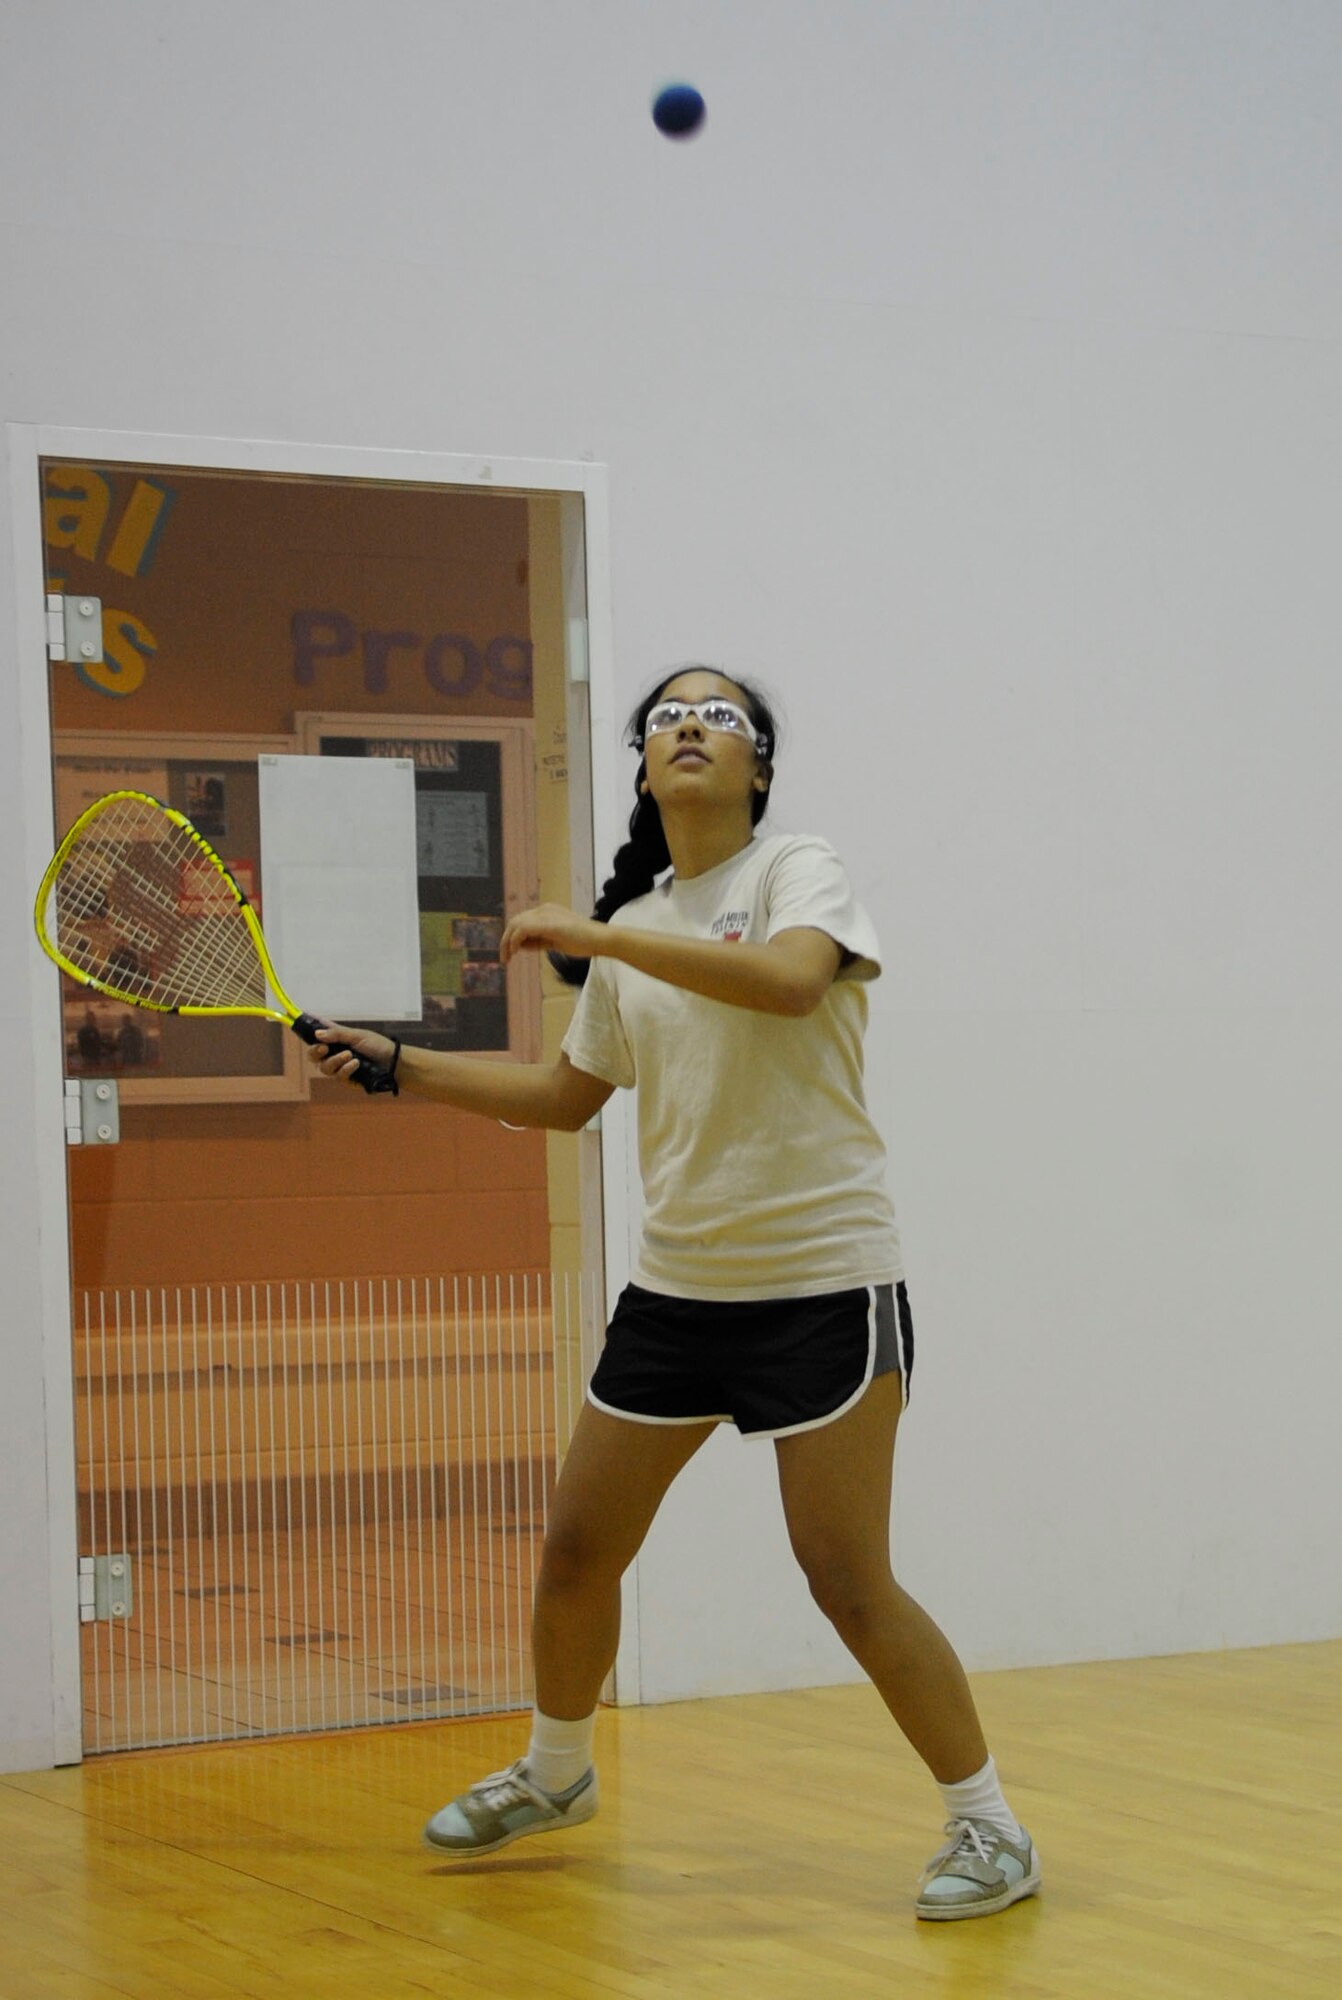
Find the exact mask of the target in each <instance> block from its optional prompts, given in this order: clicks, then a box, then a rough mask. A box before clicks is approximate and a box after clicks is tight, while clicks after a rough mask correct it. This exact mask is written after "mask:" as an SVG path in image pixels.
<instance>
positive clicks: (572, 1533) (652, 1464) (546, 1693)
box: [532, 1403, 717, 1722]
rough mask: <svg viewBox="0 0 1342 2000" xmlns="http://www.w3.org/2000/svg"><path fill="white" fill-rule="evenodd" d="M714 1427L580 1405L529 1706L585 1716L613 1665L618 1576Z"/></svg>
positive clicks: (558, 1490)
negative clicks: (646, 1420) (636, 1419)
mask: <svg viewBox="0 0 1342 2000" xmlns="http://www.w3.org/2000/svg"><path fill="white" fill-rule="evenodd" d="M716 1428H717V1426H716V1424H711V1423H707V1424H638V1423H632V1422H630V1421H629V1420H628V1419H626V1418H623V1417H612V1416H608V1415H607V1414H606V1412H605V1411H604V1410H598V1409H594V1408H593V1406H592V1405H591V1404H590V1403H584V1405H583V1408H582V1414H581V1415H580V1416H579V1418H578V1423H577V1427H576V1429H575V1430H574V1433H573V1439H572V1442H571V1443H570V1445H569V1448H568V1452H567V1455H566V1456H565V1459H564V1464H563V1469H562V1470H561V1472H560V1475H559V1483H558V1485H557V1486H556V1487H555V1493H554V1499H553V1501H552V1502H551V1506H550V1525H549V1528H548V1529H547V1531H546V1536H545V1548H544V1550H543V1552H542V1555H541V1568H540V1576H539V1578H538V1580H537V1584H536V1597H535V1603H534V1607H533V1610H532V1650H533V1653H534V1656H535V1664H536V1706H537V1708H538V1709H539V1710H540V1711H541V1713H542V1715H550V1716H553V1717H555V1719H556V1720H559V1721H570V1722H576V1721H580V1720H581V1719H582V1718H583V1717H584V1716H588V1715H590V1714H591V1713H592V1710H593V1709H594V1708H595V1707H596V1705H597V1702H598V1700H599V1699H600V1696H601V1687H602V1683H603V1682H604V1681H605V1678H606V1676H607V1674H608V1673H609V1672H610V1670H611V1667H612V1666H613V1665H614V1663H615V1649H616V1646H617V1645H618V1643H619V1637H620V1578H621V1577H622V1576H623V1575H624V1572H625V1570H626V1569H628V1567H629V1565H630V1563H631V1562H632V1561H633V1559H634V1557H635V1556H636V1555H637V1554H638V1552H639V1549H640V1548H641V1547H642V1546H643V1540H644V1537H645V1536H646V1534H647V1532H648V1529H649V1528H650V1527H651V1526H652V1522H653V1517H654V1516H655V1514H656V1512H657V1509H658V1508H659V1507H660V1505H661V1503H662V1499H663V1496H664V1495H665V1493H666V1490H667V1488H668V1487H669V1486H670V1484H671V1482H672V1480H673V1479H674V1478H675V1476H676V1474H677V1473H678V1472H679V1471H680V1470H681V1468H682V1466H684V1465H687V1464H688V1463H689V1461H690V1459H692V1458H693V1456H694V1454H695V1452H696V1451H698V1449H699V1447H700V1445H702V1444H703V1443H704V1441H705V1440H706V1439H707V1438H708V1436H709V1434H710V1433H711V1432H712V1431H714V1430H715V1429H716Z"/></svg>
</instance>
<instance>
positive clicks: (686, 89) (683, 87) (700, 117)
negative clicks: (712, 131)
mask: <svg viewBox="0 0 1342 2000" xmlns="http://www.w3.org/2000/svg"><path fill="white" fill-rule="evenodd" d="M704 109H705V106H704V100H703V97H702V96H701V94H700V93H699V91H697V90H696V89H695V87H694V85H693V84H692V83H668V84H667V86H666V88H665V90H659V91H658V93H657V95H656V97H655V98H654V99H653V101H652V122H653V124H654V125H655V126H656V127H657V130H658V131H659V132H664V133H665V134H666V136H667V138H668V139H688V138H689V137H690V136H691V135H692V134H693V133H695V132H697V131H698V130H699V127H700V126H701V125H702V124H703V122H704Z"/></svg>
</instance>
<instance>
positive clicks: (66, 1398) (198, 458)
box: [4, 424, 639, 1764]
mask: <svg viewBox="0 0 1342 2000" xmlns="http://www.w3.org/2000/svg"><path fill="white" fill-rule="evenodd" d="M4 453H5V457H6V459H7V461H8V467H7V472H8V482H7V483H8V487H9V499H10V506H11V510H12V513H11V519H12V527H13V556H14V589H15V618H16V628H17V634H16V636H17V658H18V660H19V662H20V663H21V665H20V672H19V676H18V678H19V684H20V685H19V718H20V731H21V736H22V742H21V745H20V753H19V754H20V783H21V786H22V791H23V821H24V853H23V856H22V865H23V867H24V870H25V873H26V878H27V880H28V881H29V882H30V883H31V884H32V885H33V887H34V891H35V888H36V884H37V883H38V882H39V881H40V880H41V877H42V873H43V870H44V869H45V867H46V864H47V861H48V860H49V858H50V856H51V852H52V847H53V843H54V820H53V810H52V796H51V718H50V712H49V703H48V695H47V681H46V673H45V667H46V659H47V651H46V617H45V612H46V597H45V587H46V585H45V574H46V573H45V567H44V558H43V539H42V485H41V463H42V461H43V460H44V459H49V458H63V459H74V460H76V461H79V462H81V463H87V464H94V465H97V464H103V465H108V464H111V465H159V466H174V465H180V466H190V467H195V468H198V469H200V470H201V471H226V472H253V473H257V474H265V473H282V474H285V473H287V474H290V475H297V476H299V477H307V478H312V479H359V480H374V481H395V482H402V483H404V482H409V483H412V484H414V485H419V486H453V487H471V486H477V487H483V488H488V489H492V490H494V491H499V490H505V491H510V492H517V493H529V492H545V493H560V494H574V495H577V496H579V497H580V498H581V500H582V502H583V539H584V543H585V550H584V556H585V560H584V562H583V564H582V569H583V572H584V574H583V577H582V581H583V582H585V586H586V593H585V594H586V603H585V607H582V608H585V610H586V618H587V630H586V647H585V658H584V657H583V654H584V648H583V646H582V644H581V643H580V642H578V641H577V636H576V635H575V643H574V644H573V645H571V647H570V660H569V668H570V675H571V677H573V678H574V679H579V678H585V679H586V681H587V689H586V694H587V701H588V707H589V715H590V732H591V746H590V754H591V774H592V821H593V825H592V839H593V845H594V850H595V853H596V854H597V855H598V856H602V855H610V854H613V853H614V852H615V849H616V848H617V846H618V845H619V844H620V840H621V838H622V833H621V830H620V827H619V814H618V811H617V808H616V790H617V777H616V751H617V722H616V715H615V704H614V697H615V672H614V656H613V648H612V641H611V614H610V604H611V587H610V520H609V500H608V482H607V476H606V468H605V467H604V466H602V465H594V464H588V463H586V462H582V463H575V462H572V461H568V460H559V459H550V460H547V459H516V458H491V459H482V458H480V457H463V456H458V455H455V454H448V453H444V452H421V451H398V450H385V451H383V450H378V449H369V448H364V447H359V446H352V445H348V446H347V445H338V444H305V443H298V442H292V441H288V440H284V439H270V438H230V437H179V436H173V435H164V434H158V433H151V432H146V431H105V430H85V429H65V428H61V427H57V426H53V425H45V424H6V425H5V426H4ZM30 661H31V662H33V663H34V664H35V665H38V664H40V667H41V669H42V671H40V672H39V671H32V670H29V669H27V668H26V666H25V665H24V663H27V662H30ZM30 972H31V980H30V987H31V1005H30V1018H31V1023H32V1043H31V1053H32V1063H33V1076H34V1078H35V1080H36V1086H35V1087H36V1092H37V1101H38V1117H37V1119H36V1122H35V1130H34V1132H33V1135H32V1137H33V1151H34V1160H35V1170H36V1177H37V1186H38V1201H39V1212H40V1231H39V1242H38V1248H37V1256H38V1258H39V1260H40V1262H39V1285H40V1298H41V1320H42V1326H41V1338H42V1366H43V1378H44V1382H45V1428H46V1468H47V1471H46V1485H47V1492H46V1506H47V1543H48V1555H49V1561H50V1566H51V1602H52V1607H53V1609H52V1635H51V1661H52V1718H53V1729H52V1743H53V1755H52V1761H53V1763H57V1764H72V1763H77V1762H78V1761H79V1760H80V1757H81V1755H82V1736H83V1732H82V1705H81V1690H80V1644H79V1616H78V1607H77V1597H76V1588H75V1579H76V1575H77V1558H78V1537H77V1520H76V1507H75V1444H74V1388H73V1369H72V1356H71V1331H70V1326H71V1322H70V1311H71V1300H70V1274H69V1259H68V1252H69V1241H70V1217H69V1200H68V1193H67V1182H66V1160H65V1132H64V1110H63V1096H64V1086H63V1050H62V1035H61V1009H60V992H59V985H58V982H57V981H56V979H55V978H53V976H52V971H51V966H50V963H49V962H48V960H47V959H46V958H45V957H44V956H43V954H42V952H41V950H40V949H39V947H38V945H37V942H36V940H35V939H34V940H33V942H32V945H31V950H30ZM48 1107H49V1109H48ZM601 1130H602V1144H601V1180H602V1199H603V1207H604V1229H603V1235H604V1242H605V1281H606V1293H607V1305H608V1307H609V1303H610V1301H612V1300H613V1299H614V1297H615V1295H616V1294H617V1293H618V1292H619V1290H620V1289H621V1287H622V1286H623V1285H624V1283H625V1281H626V1278H627V1276H628V1271H629V1263H630V1256H629V1249H630V1230H631V1226H632V1224H633V1223H634V1222H635V1220H636V1216H635V1215H634V1214H633V1213H632V1212H631V1202H630V1186H631V1174H632V1168H633V1159H634V1149H633V1145H632V1134H631V1120H630V1114H629V1098H628V1094H627V1093H626V1092H623V1091H617V1092H616V1093H615V1095H614V1096H613V1097H612V1098H611V1100H610V1102H609V1104H608V1105H607V1106H606V1108H605V1110H604V1112H603V1114H602V1120H601ZM638 1684H639V1674H638V1588H637V1576H636V1572H635V1573H633V1574H631V1577H630V1588H629V1590H628V1591H627V1592H626V1609H625V1619H624V1628H623V1630H622V1633H621V1642H620V1656H619V1659H618V1660H617V1662H616V1689H617V1699H619V1700H624V1701H629V1700H634V1701H637V1699H638Z"/></svg>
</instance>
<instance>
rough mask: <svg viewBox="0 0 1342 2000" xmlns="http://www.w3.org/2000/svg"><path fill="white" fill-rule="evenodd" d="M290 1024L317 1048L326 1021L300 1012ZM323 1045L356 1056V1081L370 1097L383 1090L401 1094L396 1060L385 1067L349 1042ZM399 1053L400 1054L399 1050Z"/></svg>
mask: <svg viewBox="0 0 1342 2000" xmlns="http://www.w3.org/2000/svg"><path fill="white" fill-rule="evenodd" d="M289 1025H290V1027H291V1028H292V1029H293V1031H294V1033H295V1034H296V1035H297V1036H298V1039H299V1040H300V1041H301V1042H307V1043H309V1044H310V1045H311V1046H312V1047H313V1048H316V1047H317V1030H318V1028H321V1027H324V1026H325V1022H323V1021H319V1020H317V1019H316V1017H315V1016H314V1015H312V1014H299V1015H297V1016H296V1017H295V1018H294V1020H292V1021H291V1022H290V1024H289ZM321 1046H322V1047H323V1048H324V1049H327V1050H328V1051H329V1052H330V1054H331V1055H333V1056H337V1055H348V1056H354V1057H355V1059H356V1061H357V1063H358V1068H357V1069H356V1070H355V1072H354V1082H355V1083H357V1084H358V1085H359V1086H360V1087H361V1088H362V1089H364V1090H366V1091H367V1092H368V1095H369V1096H370V1097H373V1096H375V1095H376V1094H377V1092H379V1091H382V1090H389V1091H390V1092H391V1094H392V1096H393V1097H399V1096H400V1092H401V1087H400V1085H399V1084H398V1083H397V1081H396V1075H395V1064H394V1062H393V1066H392V1068H391V1069H383V1067H382V1065H381V1064H380V1063H375V1062H369V1060H368V1058H367V1056H361V1055H359V1054H358V1052H357V1050H355V1049H352V1048H351V1047H350V1045H349V1043H348V1042H323V1043H322V1044H321ZM397 1053H398V1054H399V1050H398V1052H397Z"/></svg>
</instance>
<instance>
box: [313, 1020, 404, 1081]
mask: <svg viewBox="0 0 1342 2000" xmlns="http://www.w3.org/2000/svg"><path fill="white" fill-rule="evenodd" d="M332 1042H335V1043H338V1044H343V1046H341V1047H337V1048H335V1049H332V1048H331V1047H330V1046H329V1044H330V1043H332ZM395 1053H396V1044H395V1042H394V1041H392V1039H391V1037H390V1035H379V1034H377V1033H376V1032H375V1030H374V1029H372V1028H345V1027H342V1026H341V1024H340V1022H339V1021H326V1022H323V1024H322V1026H321V1027H320V1028H318V1030H317V1039H316V1041H315V1042H314V1043H313V1044H312V1046H311V1047H310V1048H309V1050H308V1061H309V1062H310V1063H312V1064H313V1066H314V1067H315V1068H316V1069H318V1070H319V1071H320V1072H321V1074H322V1075H323V1076H329V1077H331V1078H332V1079H333V1080H335V1081H337V1082H338V1081H339V1080H340V1079H341V1078H342V1077H343V1078H344V1079H345V1080H346V1081H347V1082H352V1081H353V1080H354V1072H355V1070H356V1069H357V1068H358V1065H359V1058H360V1057H361V1056H362V1057H364V1058H365V1060H366V1061H368V1062H370V1063H373V1064H375V1065H376V1066H377V1068H378V1069H386V1067H387V1066H388V1064H389V1063H390V1061H391V1059H392V1057H393V1056H394V1055H395Z"/></svg>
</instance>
